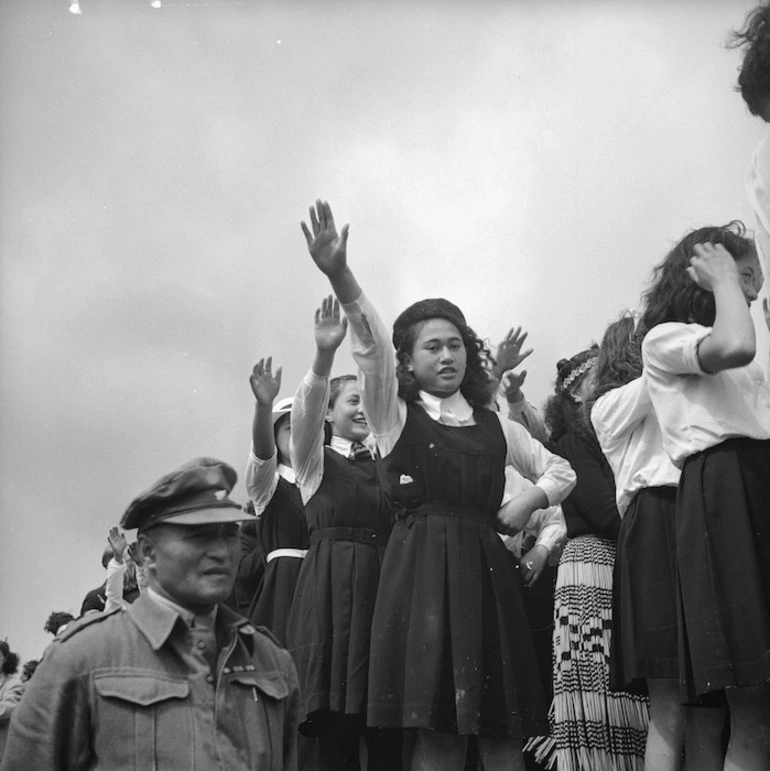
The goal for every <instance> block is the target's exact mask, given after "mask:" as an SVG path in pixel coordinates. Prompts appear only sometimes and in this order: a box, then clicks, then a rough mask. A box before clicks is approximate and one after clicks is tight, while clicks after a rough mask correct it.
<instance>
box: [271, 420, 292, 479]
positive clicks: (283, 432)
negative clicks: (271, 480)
mask: <svg viewBox="0 0 770 771" xmlns="http://www.w3.org/2000/svg"><path fill="white" fill-rule="evenodd" d="M290 445H291V420H290V419H289V415H288V414H287V415H282V416H281V417H280V418H278V428H276V430H275V446H276V447H277V448H278V462H279V463H283V464H284V465H285V466H290V465H291V455H290V453H289V447H290Z"/></svg>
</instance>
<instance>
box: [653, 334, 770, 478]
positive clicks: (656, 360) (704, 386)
mask: <svg viewBox="0 0 770 771" xmlns="http://www.w3.org/2000/svg"><path fill="white" fill-rule="evenodd" d="M709 334H711V327H704V326H701V325H700V324H682V323H678V322H669V323H666V324H659V325H658V326H656V327H654V328H653V329H651V330H650V331H649V332H648V333H647V335H646V337H645V338H644V342H643V343H642V359H643V362H644V371H645V374H646V377H647V387H648V389H649V392H650V397H651V399H652V404H653V407H654V408H655V413H656V414H657V416H658V421H659V422H660V427H661V430H662V436H663V446H664V447H665V449H666V452H667V453H668V455H669V457H670V458H671V460H672V461H673V462H674V464H675V465H677V466H678V467H680V468H681V467H682V464H683V463H684V461H685V459H686V458H688V457H689V456H690V455H693V454H695V453H696V452H700V451H701V450H706V449H708V448H709V447H714V446H715V445H717V444H720V443H721V442H723V441H725V440H726V439H730V438H732V437H738V436H745V437H749V438H751V439H770V388H769V387H768V384H767V381H766V380H765V375H764V372H763V371H762V367H760V366H759V364H757V362H756V360H755V361H752V362H751V364H749V365H748V366H746V367H737V368H735V369H726V370H722V371H721V372H717V373H715V374H713V375H712V374H709V373H707V372H704V371H703V369H702V368H701V366H700V362H699V361H698V346H699V345H700V342H701V341H702V340H703V339H704V338H705V337H707V336H708V335H709Z"/></svg>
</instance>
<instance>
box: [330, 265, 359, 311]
mask: <svg viewBox="0 0 770 771" xmlns="http://www.w3.org/2000/svg"><path fill="white" fill-rule="evenodd" d="M328 279H329V283H330V284H331V286H332V291H333V292H334V294H335V296H336V297H337V299H338V300H339V301H340V302H341V303H343V304H344V303H352V302H355V301H356V300H357V299H358V296H359V295H360V294H361V287H360V286H359V284H358V281H357V280H356V277H355V276H354V275H353V271H352V270H351V269H350V268H349V267H348V266H347V265H345V267H344V268H342V269H341V270H340V271H338V272H337V273H335V274H334V275H332V276H328Z"/></svg>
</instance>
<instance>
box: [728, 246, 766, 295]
mask: <svg viewBox="0 0 770 771" xmlns="http://www.w3.org/2000/svg"><path fill="white" fill-rule="evenodd" d="M735 267H736V268H738V276H739V278H740V281H741V289H742V290H743V296H744V297H745V298H746V302H747V303H748V304H749V305H751V304H752V303H753V302H754V301H755V300H756V299H757V297H758V296H759V292H760V290H761V289H762V284H764V281H765V278H764V276H763V275H762V267H761V266H760V264H759V258H758V257H757V253H756V252H754V251H752V252H751V253H750V254H747V255H745V256H743V257H740V258H739V259H737V260H736V261H735Z"/></svg>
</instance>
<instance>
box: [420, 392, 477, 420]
mask: <svg viewBox="0 0 770 771" xmlns="http://www.w3.org/2000/svg"><path fill="white" fill-rule="evenodd" d="M420 402H421V403H422V406H423V408H424V409H425V412H427V413H428V417H430V418H432V419H433V420H439V419H440V418H441V417H442V416H444V415H451V416H453V417H454V418H455V419H456V420H459V421H460V422H462V423H464V422H466V421H467V420H470V418H471V417H472V416H473V407H471V405H470V404H468V402H467V401H466V400H465V397H464V396H463V395H462V393H461V392H460V389H459V388H458V389H457V391H455V392H454V393H453V394H452V395H451V396H447V397H446V398H445V399H442V398H441V397H440V396H434V395H433V394H429V393H428V392H427V391H420Z"/></svg>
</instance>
